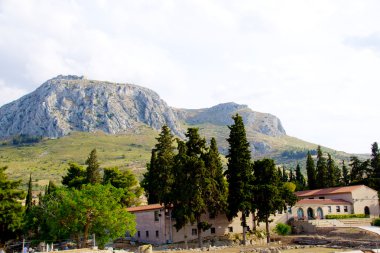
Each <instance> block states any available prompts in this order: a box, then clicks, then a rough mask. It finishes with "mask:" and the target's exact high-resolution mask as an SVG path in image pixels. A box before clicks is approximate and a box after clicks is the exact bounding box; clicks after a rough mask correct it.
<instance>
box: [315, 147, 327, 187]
mask: <svg viewBox="0 0 380 253" xmlns="http://www.w3.org/2000/svg"><path fill="white" fill-rule="evenodd" d="M316 179H317V182H316V183H317V188H325V187H328V182H327V180H328V175H327V163H326V158H325V157H324V156H323V152H322V149H321V146H318V148H317V176H316Z"/></svg>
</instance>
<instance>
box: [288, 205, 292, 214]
mask: <svg viewBox="0 0 380 253" xmlns="http://www.w3.org/2000/svg"><path fill="white" fill-rule="evenodd" d="M288 213H290V214H291V213H292V207H291V206H288Z"/></svg>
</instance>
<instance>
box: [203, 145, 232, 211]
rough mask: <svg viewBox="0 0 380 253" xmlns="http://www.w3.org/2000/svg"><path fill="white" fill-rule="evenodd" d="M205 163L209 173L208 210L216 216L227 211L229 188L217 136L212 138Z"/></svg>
mask: <svg viewBox="0 0 380 253" xmlns="http://www.w3.org/2000/svg"><path fill="white" fill-rule="evenodd" d="M205 165H206V169H207V170H206V173H207V174H208V177H207V178H206V180H208V181H207V182H206V194H207V195H208V196H207V198H206V200H207V210H208V212H209V214H211V215H213V216H216V215H217V214H218V213H222V212H225V211H226V208H227V196H228V194H227V193H228V188H227V181H226V179H225V177H224V175H223V165H222V161H221V160H220V155H219V151H218V146H217V144H216V140H215V138H211V142H210V148H209V149H208V153H207V155H206V158H205Z"/></svg>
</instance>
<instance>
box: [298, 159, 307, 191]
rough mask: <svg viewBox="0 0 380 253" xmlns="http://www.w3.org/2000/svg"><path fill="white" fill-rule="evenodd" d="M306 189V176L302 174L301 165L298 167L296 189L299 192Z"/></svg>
mask: <svg viewBox="0 0 380 253" xmlns="http://www.w3.org/2000/svg"><path fill="white" fill-rule="evenodd" d="M305 187H306V180H305V177H304V175H303V174H302V172H301V167H300V165H299V163H297V166H296V189H297V191H302V190H304V189H305Z"/></svg>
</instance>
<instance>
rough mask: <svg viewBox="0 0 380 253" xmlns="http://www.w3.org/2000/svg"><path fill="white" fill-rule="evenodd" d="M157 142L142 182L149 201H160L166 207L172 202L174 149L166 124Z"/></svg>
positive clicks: (171, 136)
mask: <svg viewBox="0 0 380 253" xmlns="http://www.w3.org/2000/svg"><path fill="white" fill-rule="evenodd" d="M156 139H157V144H156V145H155V148H154V150H152V156H151V160H150V163H149V167H148V168H147V169H148V170H147V172H146V173H145V174H144V179H143V182H142V185H143V187H144V188H145V191H146V193H147V196H148V201H149V203H157V202H158V203H160V204H164V206H165V207H168V206H170V205H171V203H172V186H173V183H174V176H173V166H174V149H175V147H174V146H173V141H174V139H173V135H172V134H171V132H170V128H169V127H168V126H163V127H162V129H161V132H160V134H159V136H158V138H156Z"/></svg>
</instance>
